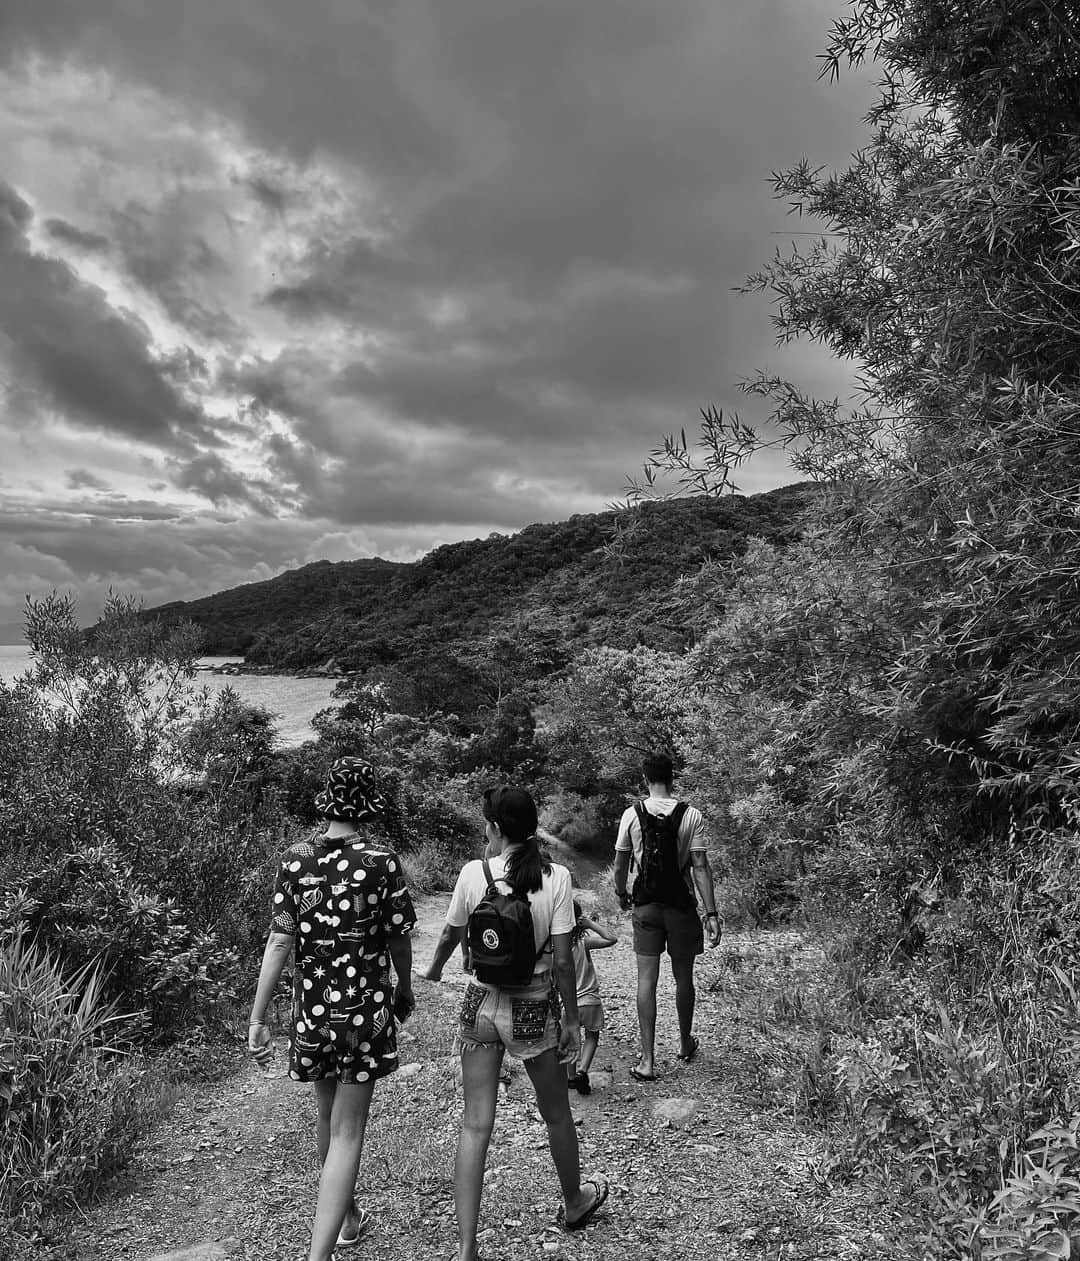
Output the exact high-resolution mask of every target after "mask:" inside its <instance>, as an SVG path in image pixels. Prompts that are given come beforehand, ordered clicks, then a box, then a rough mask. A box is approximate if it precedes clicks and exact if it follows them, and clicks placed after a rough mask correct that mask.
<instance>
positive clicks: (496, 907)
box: [468, 858, 551, 985]
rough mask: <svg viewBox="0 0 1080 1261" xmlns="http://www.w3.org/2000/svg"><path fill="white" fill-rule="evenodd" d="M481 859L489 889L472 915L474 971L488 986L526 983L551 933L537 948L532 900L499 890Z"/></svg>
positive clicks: (485, 863) (484, 861)
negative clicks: (531, 906) (530, 906)
mask: <svg viewBox="0 0 1080 1261" xmlns="http://www.w3.org/2000/svg"><path fill="white" fill-rule="evenodd" d="M482 861H483V864H484V878H485V879H486V880H487V890H486V891H485V893H484V896H483V897H482V898H481V899H480V901H479V902H478V903H477V905H476V907H475V909H474V910H473V913H472V914H471V915H470V916H469V930H468V937H469V953H470V955H471V956H472V966H473V972H474V973H475V974H476V978H477V980H480V981H486V982H487V983H488V984H489V985H527V984H528V983H529V981H530V980H531V979H532V974H533V969H534V968H535V967H536V961H537V960H538V959H539V958H540V956H541V955H542V954H543V953H544V951H545V950H546V949H547V944H548V941H550V940H551V935H550V933H549V934H548V936H547V938H545V940H544V944H543V945H542V946H541V947H540V949H539V950H537V948H536V934H535V932H534V931H533V917H532V911H530V910H529V899H528V898H522V897H519V896H518V895H517V894H516V893H515V892H514V891H513V890H512V889H511V891H510V892H509V893H500V892H499V890H498V889H497V888H496V887H495V882H496V877H495V876H493V875H492V874H491V868H490V867H489V866H488V860H487V859H486V858H485V859H483V860H482ZM498 879H500V880H503V881H504V882H505V879H506V878H505V877H504V876H499V877H498Z"/></svg>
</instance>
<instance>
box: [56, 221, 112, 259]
mask: <svg viewBox="0 0 1080 1261" xmlns="http://www.w3.org/2000/svg"><path fill="white" fill-rule="evenodd" d="M44 227H45V231H46V232H48V234H49V236H51V237H52V239H53V240H54V241H61V242H63V244H65V245H73V246H74V247H75V248H76V249H79V250H86V252H87V253H90V254H96V253H100V252H101V251H103V250H107V249H108V248H109V238H108V237H107V236H102V235H101V233H100V232H86V231H84V230H83V229H82V228H77V227H76V226H75V225H74V224H73V223H68V222H67V221H66V220H64V219H46V220H45V224H44Z"/></svg>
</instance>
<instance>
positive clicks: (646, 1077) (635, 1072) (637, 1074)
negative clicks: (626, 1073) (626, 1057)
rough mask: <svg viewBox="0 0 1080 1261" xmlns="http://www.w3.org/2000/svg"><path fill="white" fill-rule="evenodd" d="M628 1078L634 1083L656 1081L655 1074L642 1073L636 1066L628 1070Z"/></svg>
mask: <svg viewBox="0 0 1080 1261" xmlns="http://www.w3.org/2000/svg"><path fill="white" fill-rule="evenodd" d="M630 1076H631V1077H632V1078H633V1079H634V1081H656V1074H655V1073H643V1072H642V1071H641V1069H640V1068H638V1066H637V1065H636V1064H635V1065H633V1067H632V1068H631V1069H630Z"/></svg>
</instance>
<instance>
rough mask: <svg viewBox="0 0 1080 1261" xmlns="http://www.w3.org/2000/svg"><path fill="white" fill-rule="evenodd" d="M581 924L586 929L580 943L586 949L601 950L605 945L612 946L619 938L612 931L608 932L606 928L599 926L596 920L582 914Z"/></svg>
mask: <svg viewBox="0 0 1080 1261" xmlns="http://www.w3.org/2000/svg"><path fill="white" fill-rule="evenodd" d="M581 924H582V927H583V928H585V929H587V932H586V934H585V937H584V938H583V939H582V945H583V946H584V947H585V949H586V950H603V949H605V948H606V947H607V946H614V945H615V944H616V943H617V942H618V940H619V939H618V937H616V936H615V934H614V933H610V932H608V930H607V929H606V928H601V926H600V925H599V924H598V923H597V922H596V920H593V919H587V918H585V917H584V916H582V919H581Z"/></svg>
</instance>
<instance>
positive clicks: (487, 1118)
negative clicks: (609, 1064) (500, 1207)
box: [454, 1042, 566, 1261]
mask: <svg viewBox="0 0 1080 1261" xmlns="http://www.w3.org/2000/svg"><path fill="white" fill-rule="evenodd" d="M502 1057H503V1048H502V1045H501V1043H497V1042H496V1043H491V1044H489V1045H486V1046H477V1045H472V1046H466V1047H465V1048H464V1049H463V1050H462V1052H461V1086H462V1090H463V1092H464V1095H465V1110H464V1114H463V1115H462V1118H461V1130H460V1132H459V1134H458V1145H457V1159H456V1160H455V1162H454V1207H455V1209H456V1210H457V1221H458V1258H459V1261H473V1258H474V1257H475V1256H476V1228H477V1225H478V1224H479V1221H480V1195H481V1193H482V1191H483V1189H484V1163H485V1162H486V1160H487V1151H488V1143H490V1141H491V1131H492V1129H493V1127H494V1125H495V1105H496V1103H497V1102H498V1098H499V1065H500V1064H501V1063H502ZM563 1093H564V1094H565V1093H566V1083H565V1080H564V1082H563Z"/></svg>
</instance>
